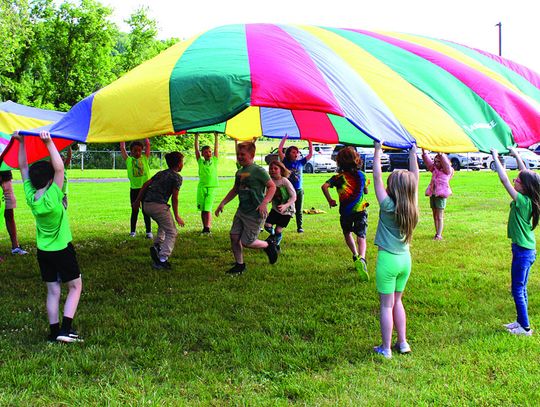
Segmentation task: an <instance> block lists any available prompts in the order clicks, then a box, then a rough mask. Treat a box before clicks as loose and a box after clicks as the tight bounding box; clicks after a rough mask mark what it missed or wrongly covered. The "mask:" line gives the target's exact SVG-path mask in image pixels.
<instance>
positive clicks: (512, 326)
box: [503, 321, 520, 329]
mask: <svg viewBox="0 0 540 407" xmlns="http://www.w3.org/2000/svg"><path fill="white" fill-rule="evenodd" d="M503 326H504V327H505V328H506V329H514V328H517V327H518V326H520V325H519V322H517V321H514V322H510V323H509V324H504V325H503Z"/></svg>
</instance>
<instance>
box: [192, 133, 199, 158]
mask: <svg viewBox="0 0 540 407" xmlns="http://www.w3.org/2000/svg"><path fill="white" fill-rule="evenodd" d="M193 148H194V149H195V158H196V159H197V161H199V159H200V158H201V152H200V151H199V133H195V142H194V143H193Z"/></svg>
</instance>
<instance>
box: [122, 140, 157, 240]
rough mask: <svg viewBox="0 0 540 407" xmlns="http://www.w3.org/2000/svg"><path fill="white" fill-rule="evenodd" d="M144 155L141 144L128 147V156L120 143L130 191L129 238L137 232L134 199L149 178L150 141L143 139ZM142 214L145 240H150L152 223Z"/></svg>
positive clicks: (136, 214)
mask: <svg viewBox="0 0 540 407" xmlns="http://www.w3.org/2000/svg"><path fill="white" fill-rule="evenodd" d="M144 142H145V146H144V155H143V144H142V143H141V142H140V141H134V142H132V143H131V144H130V145H129V153H130V154H129V155H128V153H127V152H126V143H124V142H121V143H120V153H121V154H122V158H123V159H124V160H125V161H126V168H127V174H128V178H129V184H130V190H129V201H130V202H131V218H130V233H129V235H130V236H131V237H135V235H136V233H137V232H136V231H137V218H138V217H139V209H140V208H139V207H138V206H137V207H136V206H135V205H133V203H134V201H135V199H137V196H138V195H139V192H140V190H141V188H142V186H143V185H144V183H145V182H146V181H148V178H150V165H149V164H148V157H150V140H148V139H145V140H144ZM142 212H143V218H144V226H145V229H146V238H147V239H152V238H153V237H154V236H152V221H151V220H150V216H148V214H146V213H145V212H144V210H143V211H142Z"/></svg>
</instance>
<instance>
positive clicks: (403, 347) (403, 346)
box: [394, 342, 411, 354]
mask: <svg viewBox="0 0 540 407" xmlns="http://www.w3.org/2000/svg"><path fill="white" fill-rule="evenodd" d="M394 350H395V351H396V352H398V353H401V354H404V353H411V346H410V345H409V344H408V343H407V342H402V343H397V342H396V343H395V344H394Z"/></svg>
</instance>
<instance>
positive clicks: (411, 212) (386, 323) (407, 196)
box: [373, 141, 419, 359]
mask: <svg viewBox="0 0 540 407" xmlns="http://www.w3.org/2000/svg"><path fill="white" fill-rule="evenodd" d="M381 153H382V141H381V142H375V153H374V157H373V186H374V189H375V195H376V196H377V201H378V202H379V207H380V209H379V224H378V225H377V233H376V234H375V245H377V246H378V247H379V252H378V253H377V266H376V267H377V271H376V274H375V281H376V284H377V291H378V293H379V301H380V314H379V320H380V325H381V337H382V343H381V345H379V346H375V347H374V348H373V350H374V351H375V352H376V353H378V354H379V355H382V356H383V357H385V358H387V359H390V358H391V357H392V350H391V348H390V343H391V341H392V331H393V329H394V326H395V327H396V331H397V339H398V340H397V342H396V344H395V345H394V349H396V350H397V351H398V352H399V353H409V352H410V351H411V347H410V346H409V344H408V343H407V336H406V333H407V332H406V331H407V318H406V314H405V308H404V307H403V302H402V298H403V291H404V290H405V286H406V285H407V280H408V279H409V276H410V274H411V264H412V262H411V253H410V248H409V244H410V242H411V240H412V234H413V231H414V228H415V227H416V224H417V223H418V176H419V170H418V161H417V157H416V145H414V144H413V146H412V148H411V149H410V151H409V171H407V170H394V171H393V172H392V173H391V174H390V176H389V177H388V181H387V186H386V188H385V186H384V182H383V179H382V168H381Z"/></svg>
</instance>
